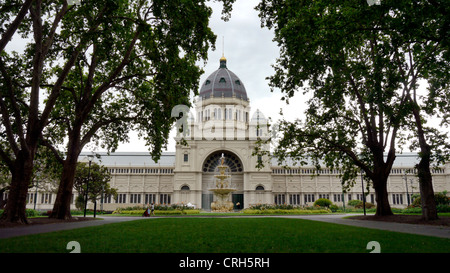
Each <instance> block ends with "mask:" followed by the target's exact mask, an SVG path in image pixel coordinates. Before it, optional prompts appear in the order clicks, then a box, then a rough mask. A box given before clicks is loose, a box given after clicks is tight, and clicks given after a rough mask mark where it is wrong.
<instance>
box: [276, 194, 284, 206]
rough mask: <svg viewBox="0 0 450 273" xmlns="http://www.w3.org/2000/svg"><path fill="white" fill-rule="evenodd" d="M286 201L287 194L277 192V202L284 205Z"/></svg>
mask: <svg viewBox="0 0 450 273" xmlns="http://www.w3.org/2000/svg"><path fill="white" fill-rule="evenodd" d="M285 203H286V196H285V195H284V194H275V204H276V205H282V204H285Z"/></svg>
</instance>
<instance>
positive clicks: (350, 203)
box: [347, 199, 362, 207]
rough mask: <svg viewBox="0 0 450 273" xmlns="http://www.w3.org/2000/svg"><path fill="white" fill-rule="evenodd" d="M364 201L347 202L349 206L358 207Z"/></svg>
mask: <svg viewBox="0 0 450 273" xmlns="http://www.w3.org/2000/svg"><path fill="white" fill-rule="evenodd" d="M361 203H362V201H361V200H358V199H353V200H350V201H348V202H347V205H349V206H352V207H356V206H357V205H359V204H361Z"/></svg>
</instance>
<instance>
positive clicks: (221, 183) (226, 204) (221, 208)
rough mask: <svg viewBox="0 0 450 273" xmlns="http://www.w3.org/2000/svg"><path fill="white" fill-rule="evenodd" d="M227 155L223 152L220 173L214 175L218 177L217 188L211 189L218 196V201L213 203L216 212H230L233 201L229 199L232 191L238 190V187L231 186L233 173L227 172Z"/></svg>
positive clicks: (212, 207)
mask: <svg viewBox="0 0 450 273" xmlns="http://www.w3.org/2000/svg"><path fill="white" fill-rule="evenodd" d="M224 161H225V157H224V155H223V154H222V157H221V158H220V165H219V166H217V168H218V173H219V174H217V175H214V177H215V179H216V181H215V182H216V183H215V184H216V188H214V189H209V190H210V191H212V192H213V193H214V196H216V201H214V202H212V203H211V209H212V211H215V212H229V211H232V210H233V207H234V206H233V202H231V201H229V196H230V193H231V192H234V191H236V189H233V188H231V181H230V180H231V175H229V174H226V173H225V172H228V170H229V167H228V166H227V165H224Z"/></svg>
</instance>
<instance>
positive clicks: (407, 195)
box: [404, 170, 410, 206]
mask: <svg viewBox="0 0 450 273" xmlns="http://www.w3.org/2000/svg"><path fill="white" fill-rule="evenodd" d="M404 179H405V187H406V199H407V201H408V206H409V205H410V202H409V193H408V178H407V177H406V170H405V178H404Z"/></svg>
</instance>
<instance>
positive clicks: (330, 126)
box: [255, 0, 450, 214]
mask: <svg viewBox="0 0 450 273" xmlns="http://www.w3.org/2000/svg"><path fill="white" fill-rule="evenodd" d="M381 2H382V3H381V5H375V6H369V5H367V4H366V3H365V2H364V1H276V0H262V1H261V2H260V4H259V5H258V6H257V10H259V16H260V18H261V24H262V26H263V27H267V28H269V29H271V30H273V31H274V33H275V38H274V40H275V41H276V42H277V43H278V45H279V47H280V56H279V58H278V59H277V63H276V65H274V69H275V73H274V75H272V76H270V77H269V78H268V79H269V80H270V83H269V84H270V86H271V89H272V90H275V89H277V90H278V89H279V90H281V92H282V93H283V97H282V99H283V100H286V101H287V102H289V99H290V98H291V97H293V96H294V95H295V94H296V92H299V91H300V92H303V93H304V94H306V95H307V97H308V98H309V100H307V102H306V103H307V107H306V110H305V112H304V115H305V118H304V119H298V120H295V121H292V122H291V121H286V120H283V121H281V122H280V126H279V132H280V133H281V137H280V139H279V140H278V143H277V147H276V148H275V150H274V153H273V155H274V156H275V157H276V158H277V159H278V161H279V163H280V164H283V162H285V161H286V159H287V158H288V157H289V158H290V160H292V161H293V162H295V163H296V164H300V165H302V164H306V162H307V160H310V161H312V163H313V164H314V165H315V166H316V167H317V168H320V167H323V166H326V167H327V168H332V169H340V170H341V175H340V176H341V180H342V182H343V186H344V187H345V188H351V187H352V186H353V185H354V183H355V180H356V178H357V177H358V176H359V174H360V171H361V170H363V172H364V179H365V180H366V182H367V183H366V185H369V184H370V183H373V184H374V188H376V189H380V188H384V187H386V184H387V177H388V174H389V172H390V169H391V168H392V164H393V161H394V160H395V152H396V150H397V151H398V150H401V149H402V148H405V145H406V140H407V139H406V137H407V135H406V133H405V132H406V131H407V130H408V129H410V130H412V131H413V132H414V130H415V128H411V126H410V124H415V123H414V120H415V118H414V117H412V110H413V109H417V108H419V107H424V108H425V109H427V110H426V111H427V113H426V114H431V113H432V114H434V115H439V116H440V117H441V118H442V119H444V121H445V119H446V120H447V121H448V119H449V115H448V113H449V111H448V110H449V109H448V105H449V103H448V102H449V101H450V100H449V96H448V94H449V92H448V91H449V82H450V74H449V73H443V72H442V71H449V70H450V62H449V60H450V58H449V56H450V52H449V43H448V34H449V33H448V29H449V28H448V26H449V21H448V16H447V14H448V7H447V6H448V5H445V4H444V3H440V2H438V1H425V0H421V1H381ZM424 26H426V27H424ZM419 80H425V81H428V83H430V85H429V88H428V94H426V95H425V99H424V100H422V101H427V100H428V99H429V98H432V99H430V100H429V102H428V103H425V104H424V105H420V106H419V105H417V103H416V102H417V101H419V99H418V98H417V97H416V94H417V92H416V88H417V86H418V83H419ZM433 101H439V103H438V104H439V107H434V108H433V107H428V106H429V105H434V106H437V103H433ZM418 115H419V116H421V115H423V116H421V117H419V120H420V119H424V116H425V113H423V112H422V113H419V114H418ZM411 120H413V121H411ZM425 132H426V133H427V136H431V135H433V134H432V133H433V132H434V135H435V136H436V137H432V138H433V140H432V141H438V142H441V144H442V142H444V144H445V143H447V148H448V141H446V140H447V139H448V137H447V136H445V135H442V134H437V133H438V132H439V130H437V131H436V130H435V131H433V130H431V129H430V128H425ZM413 134H415V132H414V133H411V135H410V138H409V140H411V139H412V138H415V137H416V136H415V135H414V136H412V135H413ZM438 135H439V137H437V136H438ZM260 144H261V143H260ZM441 146H442V145H441ZM444 146H445V145H444ZM432 147H433V150H434V152H435V154H438V149H437V147H438V144H435V143H434V144H432ZM442 149H443V150H440V152H439V153H440V154H441V155H447V156H448V154H449V153H445V152H444V151H445V147H443V148H442ZM255 150H256V152H259V153H261V151H260V150H258V147H257V148H256V149H255ZM377 195H378V197H379V199H380V200H383V202H379V203H380V205H379V207H378V208H377V209H378V210H377V213H378V212H381V213H386V214H390V207H389V206H388V202H387V196H386V194H384V191H381V192H377ZM381 204H382V205H381Z"/></svg>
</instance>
